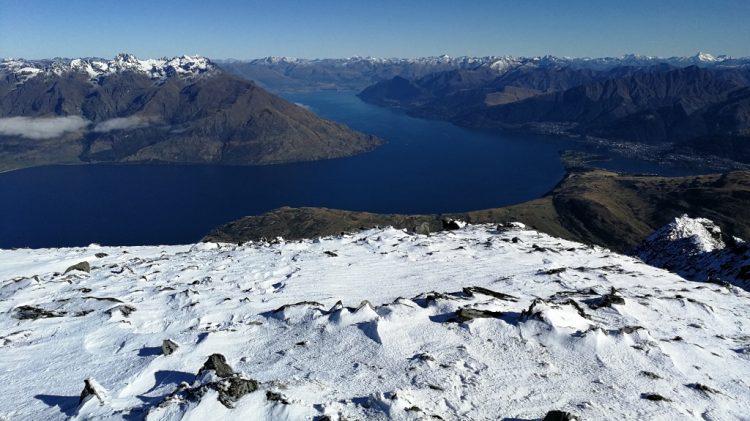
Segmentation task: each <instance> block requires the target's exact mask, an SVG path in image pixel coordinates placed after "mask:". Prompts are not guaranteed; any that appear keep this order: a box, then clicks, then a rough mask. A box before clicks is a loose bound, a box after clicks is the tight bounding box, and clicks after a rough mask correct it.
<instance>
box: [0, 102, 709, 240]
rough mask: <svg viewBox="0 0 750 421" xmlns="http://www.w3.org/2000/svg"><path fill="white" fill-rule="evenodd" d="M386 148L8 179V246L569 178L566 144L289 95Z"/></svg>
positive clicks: (434, 209) (477, 205)
mask: <svg viewBox="0 0 750 421" xmlns="http://www.w3.org/2000/svg"><path fill="white" fill-rule="evenodd" d="M286 98H287V99H289V100H290V101H293V102H296V103H298V104H302V105H304V106H306V107H309V108H310V109H311V110H313V111H314V112H316V113H318V114H319V115H321V116H322V117H325V118H329V119H332V120H335V121H339V122H342V123H345V124H347V125H349V126H350V127H352V128H354V129H356V130H360V131H363V132H367V133H372V134H375V135H377V136H379V137H381V138H383V139H385V140H386V141H387V143H386V144H385V145H383V146H381V147H380V148H378V149H377V150H375V151H374V152H371V153H367V154H363V155H358V156H355V157H351V158H343V159H335V160H328V161H318V162H308V163H299V164H284V165H273V166H263V167H227V166H211V165H85V166H84V165H81V166H50V167H39V168H30V169H25V170H20V171H13V172H8V173H3V174H0V200H1V202H0V209H1V210H0V216H1V217H0V248H9V247H60V246H80V245H87V244H90V243H100V244H107V245H136V244H180V243H190V242H195V241H198V240H200V239H201V237H202V236H203V235H204V234H206V233H207V232H208V231H209V230H210V229H211V228H213V227H215V226H217V225H220V224H223V223H226V222H229V221H231V220H234V219H237V218H240V217H242V216H245V215H254V214H260V213H263V212H266V211H269V210H271V209H274V208H278V207H281V206H295V207H299V206H324V207H329V208H341V209H349V210H361V211H372V212H393V213H440V212H454V211H466V210H474V209H483V208H490V207H498V206H504V205H509V204H513V203H519V202H523V201H526V200H529V199H533V198H536V197H539V196H541V195H542V194H544V193H546V192H547V191H549V190H550V189H551V188H552V187H553V186H554V185H555V184H557V182H559V181H560V179H561V178H562V176H563V175H564V170H563V166H562V163H561V162H560V160H559V157H558V154H559V151H561V150H563V149H581V146H580V145H578V144H576V143H574V142H572V141H570V140H566V139H555V138H548V137H535V136H528V135H512V134H491V133H485V132H480V131H474V130H468V129H464V128H460V127H456V126H453V125H451V124H449V123H445V122H440V121H429V120H421V119H416V118H412V117H409V116H407V115H405V114H403V113H400V112H396V111H391V110H388V109H384V108H380V107H376V106H374V105H369V104H366V103H364V102H362V101H360V100H359V99H358V98H357V97H356V96H355V95H354V93H353V92H314V93H304V94H293V95H286ZM605 166H607V167H609V168H612V169H618V170H622V171H630V172H652V173H658V174H663V175H683V174H691V173H698V172H700V171H699V170H694V169H693V170H689V169H679V168H672V167H659V166H658V165H655V164H652V163H646V162H640V161H635V160H628V159H622V158H618V159H615V160H613V161H611V162H607V163H606V164H605Z"/></svg>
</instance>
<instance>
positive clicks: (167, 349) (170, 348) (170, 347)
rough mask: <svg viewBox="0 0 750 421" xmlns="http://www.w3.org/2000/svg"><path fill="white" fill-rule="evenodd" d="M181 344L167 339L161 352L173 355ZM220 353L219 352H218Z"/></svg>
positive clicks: (162, 345)
mask: <svg viewBox="0 0 750 421" xmlns="http://www.w3.org/2000/svg"><path fill="white" fill-rule="evenodd" d="M179 347H180V346H179V345H177V343H176V342H174V341H173V340H171V339H165V340H164V341H163V342H162V343H161V353H162V354H164V355H172V354H173V353H174V352H175V351H177V348H179ZM217 355H218V354H217Z"/></svg>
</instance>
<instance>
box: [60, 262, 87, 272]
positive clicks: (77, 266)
mask: <svg viewBox="0 0 750 421" xmlns="http://www.w3.org/2000/svg"><path fill="white" fill-rule="evenodd" d="M74 270H78V271H81V272H86V273H89V272H91V265H90V264H89V262H79V263H76V264H74V265H73V266H70V267H68V268H67V269H65V272H63V274H66V273H68V272H72V271H74Z"/></svg>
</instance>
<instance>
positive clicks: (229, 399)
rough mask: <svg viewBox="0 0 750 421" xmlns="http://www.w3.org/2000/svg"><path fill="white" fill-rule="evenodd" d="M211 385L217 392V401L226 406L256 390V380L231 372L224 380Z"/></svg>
mask: <svg viewBox="0 0 750 421" xmlns="http://www.w3.org/2000/svg"><path fill="white" fill-rule="evenodd" d="M214 355H219V354H214ZM227 367H229V366H227ZM217 374H218V373H217ZM212 387H213V389H215V390H216V391H217V392H219V402H221V403H222V405H224V406H226V407H227V408H232V407H233V406H234V403H235V402H237V401H238V400H239V399H240V398H241V397H243V396H245V395H247V394H248V393H252V392H255V391H256V390H258V382H256V381H255V380H252V379H245V378H242V377H240V376H239V375H236V374H233V375H230V376H229V378H228V380H226V381H225V382H223V383H218V384H213V385H212Z"/></svg>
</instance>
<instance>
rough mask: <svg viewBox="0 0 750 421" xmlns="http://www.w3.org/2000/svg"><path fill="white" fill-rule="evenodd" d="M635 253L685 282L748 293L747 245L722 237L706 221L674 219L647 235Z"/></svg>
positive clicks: (749, 263)
mask: <svg viewBox="0 0 750 421" xmlns="http://www.w3.org/2000/svg"><path fill="white" fill-rule="evenodd" d="M635 254H636V255H637V256H639V257H640V258H641V259H643V261H644V262H646V263H648V264H650V265H653V266H657V267H662V268H665V269H667V270H669V271H670V272H674V273H677V274H679V275H680V276H682V277H684V278H686V279H690V280H694V281H700V282H714V283H721V282H724V283H728V284H732V285H737V286H739V287H740V288H743V289H745V290H750V244H748V243H747V242H745V241H744V240H742V239H740V238H737V237H733V236H731V235H726V234H724V233H723V232H722V230H721V228H720V227H719V226H718V225H716V224H715V223H714V222H713V221H711V220H710V219H706V218H690V217H689V216H687V215H682V216H680V217H677V218H675V219H674V220H673V221H672V222H670V223H669V224H667V225H665V226H664V227H662V228H660V229H659V230H657V231H656V232H655V233H653V234H652V235H650V236H649V237H648V238H647V239H646V240H645V241H644V242H643V243H642V244H641V245H640V246H639V247H638V248H637V249H636V250H635Z"/></svg>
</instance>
